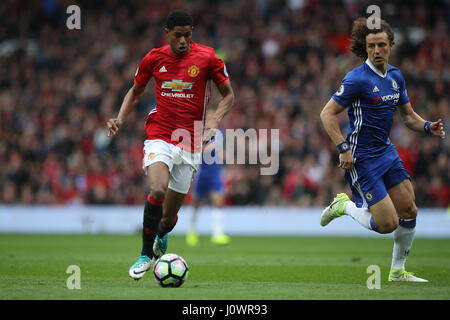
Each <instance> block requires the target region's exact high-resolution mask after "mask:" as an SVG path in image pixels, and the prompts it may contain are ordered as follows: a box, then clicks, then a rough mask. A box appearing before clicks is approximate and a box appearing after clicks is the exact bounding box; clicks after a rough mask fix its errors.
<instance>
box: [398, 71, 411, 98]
mask: <svg viewBox="0 0 450 320" xmlns="http://www.w3.org/2000/svg"><path fill="white" fill-rule="evenodd" d="M408 102H409V97H408V92H407V91H406V81H405V78H403V76H402V75H401V74H400V99H399V101H398V105H400V106H401V105H404V104H407V103H408Z"/></svg>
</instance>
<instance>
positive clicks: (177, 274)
mask: <svg viewBox="0 0 450 320" xmlns="http://www.w3.org/2000/svg"><path fill="white" fill-rule="evenodd" d="M187 276H188V265H187V263H186V261H184V259H183V258H182V257H180V256H179V255H177V254H175V253H166V254H165V255H163V256H162V257H161V258H159V259H158V260H156V262H155V264H154V265H153V277H154V278H155V281H156V282H157V283H158V284H159V285H160V286H161V287H179V286H181V285H182V284H183V283H184V281H186V279H187Z"/></svg>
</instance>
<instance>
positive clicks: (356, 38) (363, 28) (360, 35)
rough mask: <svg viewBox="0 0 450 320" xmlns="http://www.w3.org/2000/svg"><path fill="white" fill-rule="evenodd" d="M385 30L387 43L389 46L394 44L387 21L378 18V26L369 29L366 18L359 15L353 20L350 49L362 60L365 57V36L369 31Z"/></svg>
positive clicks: (392, 34) (392, 33)
mask: <svg viewBox="0 0 450 320" xmlns="http://www.w3.org/2000/svg"><path fill="white" fill-rule="evenodd" d="M379 32H386V34H387V36H388V39H389V43H390V45H391V46H393V45H394V32H393V31H392V29H391V26H390V25H389V23H387V22H386V21H385V20H383V19H380V28H379V29H378V28H373V29H369V27H368V26H367V18H364V17H361V18H358V19H356V20H355V21H354V22H353V28H352V37H351V40H350V43H351V47H350V50H351V51H352V52H353V53H354V54H355V55H356V56H357V57H360V58H361V59H363V60H366V59H367V51H366V36H367V35H368V34H371V33H379Z"/></svg>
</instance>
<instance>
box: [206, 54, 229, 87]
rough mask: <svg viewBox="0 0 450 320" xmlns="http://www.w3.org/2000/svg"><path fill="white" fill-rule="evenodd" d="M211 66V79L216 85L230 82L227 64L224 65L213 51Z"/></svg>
mask: <svg viewBox="0 0 450 320" xmlns="http://www.w3.org/2000/svg"><path fill="white" fill-rule="evenodd" d="M209 66H210V78H211V79H212V80H213V81H214V83H215V84H222V83H224V82H227V81H228V80H230V78H229V77H228V73H227V67H226V66H225V63H223V61H222V59H220V58H219V57H218V56H217V55H216V53H215V52H214V51H212V53H211V56H210V59H209Z"/></svg>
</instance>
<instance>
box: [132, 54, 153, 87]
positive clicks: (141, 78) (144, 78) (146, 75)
mask: <svg viewBox="0 0 450 320" xmlns="http://www.w3.org/2000/svg"><path fill="white" fill-rule="evenodd" d="M150 53H151V52H149V53H148V54H147V55H146V56H145V57H144V59H142V61H141V63H140V64H139V66H138V68H137V70H136V73H135V74H134V84H136V85H138V86H139V87H141V88H145V86H146V85H147V83H148V82H149V81H150V78H151V77H152V69H151V60H150V57H151V56H150Z"/></svg>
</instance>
